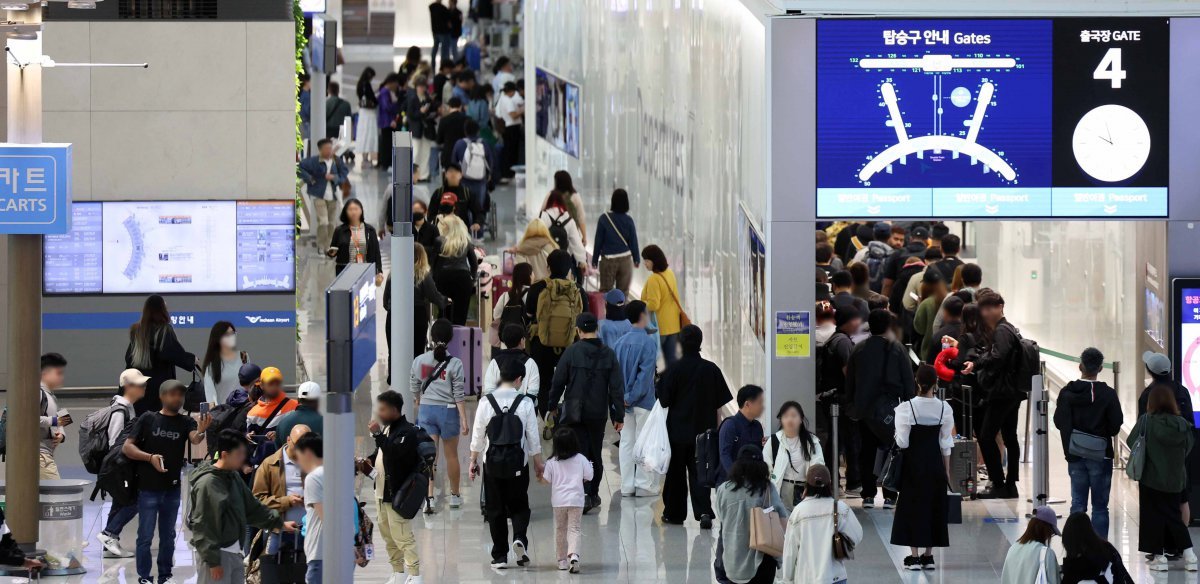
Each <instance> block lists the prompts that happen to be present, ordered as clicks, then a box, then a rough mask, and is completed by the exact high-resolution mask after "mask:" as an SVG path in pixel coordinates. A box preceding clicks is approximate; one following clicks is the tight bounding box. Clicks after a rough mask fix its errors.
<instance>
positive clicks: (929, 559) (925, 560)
mask: <svg viewBox="0 0 1200 584" xmlns="http://www.w3.org/2000/svg"><path fill="white" fill-rule="evenodd" d="M921 569H922V570H933V569H934V567H933V556H932V555H929V554H925V555H923V556H921Z"/></svg>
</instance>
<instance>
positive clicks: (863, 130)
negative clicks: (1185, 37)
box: [817, 18, 1169, 218]
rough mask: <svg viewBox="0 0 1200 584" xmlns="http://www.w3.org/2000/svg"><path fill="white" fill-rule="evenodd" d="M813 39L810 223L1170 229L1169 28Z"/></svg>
mask: <svg viewBox="0 0 1200 584" xmlns="http://www.w3.org/2000/svg"><path fill="white" fill-rule="evenodd" d="M817 34H818V41H817V42H818V48H817V215H818V216H819V217H823V218H833V217H871V216H879V217H928V216H937V217H989V216H995V217H1106V216H1115V217H1164V216H1166V214H1167V188H1166V186H1167V170H1168V167H1167V164H1168V157H1167V131H1168V130H1167V113H1166V112H1167V110H1168V107H1167V106H1168V101H1169V92H1168V90H1167V83H1168V78H1169V73H1168V70H1167V63H1168V55H1169V43H1168V21H1167V20H1166V19H1149V18H1146V19H1113V18H1109V19H1104V18H1100V19H1055V20H1049V19H1026V20H1000V19H991V20H822V21H820V22H819V23H818V28H817Z"/></svg>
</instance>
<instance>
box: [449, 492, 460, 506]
mask: <svg viewBox="0 0 1200 584" xmlns="http://www.w3.org/2000/svg"><path fill="white" fill-rule="evenodd" d="M459 507H462V497H461V496H459V495H455V494H454V493H451V494H450V508H451V509H458V508H459Z"/></svg>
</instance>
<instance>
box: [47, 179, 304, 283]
mask: <svg viewBox="0 0 1200 584" xmlns="http://www.w3.org/2000/svg"><path fill="white" fill-rule="evenodd" d="M72 213H73V220H72V221H73V222H72V227H71V231H70V232H68V233H66V234H64V235H51V236H47V237H46V238H45V243H44V246H43V263H44V271H43V285H42V290H43V292H44V293H46V294H151V293H159V294H163V293H210V292H290V291H293V290H295V287H296V284H295V248H296V240H295V235H296V215H295V203H294V202H293V201H106V202H90V203H75V204H74V205H73V208H72Z"/></svg>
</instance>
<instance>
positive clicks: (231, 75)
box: [91, 22, 294, 111]
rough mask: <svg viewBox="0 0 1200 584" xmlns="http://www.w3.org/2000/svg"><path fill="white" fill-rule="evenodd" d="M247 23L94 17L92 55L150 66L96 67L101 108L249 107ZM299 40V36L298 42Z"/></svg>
mask: <svg viewBox="0 0 1200 584" xmlns="http://www.w3.org/2000/svg"><path fill="white" fill-rule="evenodd" d="M246 26H247V25H246V23H244V22H206V23H196V22H154V23H144V22H93V23H92V34H91V47H92V54H91V58H92V59H93V60H94V61H97V62H107V63H140V62H149V63H150V67H149V68H148V69H95V70H93V71H92V104H91V106H92V109H93V110H97V111H146V110H159V111H175V110H232V109H245V107H246V62H247V61H248V60H249V59H258V60H263V61H271V60H272V58H271V55H270V53H269V52H264V53H260V54H255V55H250V54H247V52H246ZM293 42H294V41H293Z"/></svg>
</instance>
